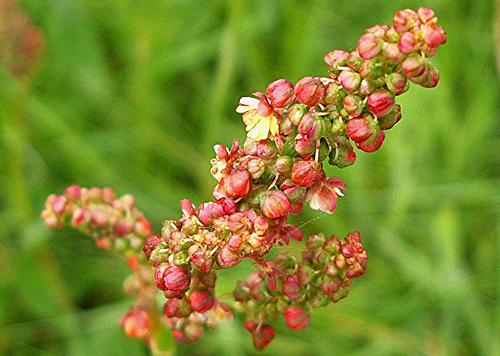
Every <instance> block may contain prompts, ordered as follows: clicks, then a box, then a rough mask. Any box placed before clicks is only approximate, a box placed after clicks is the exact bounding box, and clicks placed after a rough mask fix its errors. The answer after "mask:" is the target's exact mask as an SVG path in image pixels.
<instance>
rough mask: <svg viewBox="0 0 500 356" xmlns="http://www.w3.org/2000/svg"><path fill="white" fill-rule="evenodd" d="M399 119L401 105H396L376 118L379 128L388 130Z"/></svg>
mask: <svg viewBox="0 0 500 356" xmlns="http://www.w3.org/2000/svg"><path fill="white" fill-rule="evenodd" d="M399 120H401V105H399V104H397V105H396V107H395V108H394V109H393V110H392V111H391V112H390V113H389V114H388V115H386V116H384V117H379V118H378V124H379V126H380V129H381V130H389V129H391V128H392V127H393V126H394V125H396V124H397V123H398V121H399Z"/></svg>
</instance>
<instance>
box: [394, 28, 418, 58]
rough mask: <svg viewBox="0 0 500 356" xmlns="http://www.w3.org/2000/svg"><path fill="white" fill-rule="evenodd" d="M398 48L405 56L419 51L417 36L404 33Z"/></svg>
mask: <svg viewBox="0 0 500 356" xmlns="http://www.w3.org/2000/svg"><path fill="white" fill-rule="evenodd" d="M398 48H399V50H400V51H401V52H403V53H405V54H410V53H412V52H414V51H415V50H416V49H417V41H416V40H415V35H414V34H413V33H411V32H403V33H402V34H401V37H399V41H398Z"/></svg>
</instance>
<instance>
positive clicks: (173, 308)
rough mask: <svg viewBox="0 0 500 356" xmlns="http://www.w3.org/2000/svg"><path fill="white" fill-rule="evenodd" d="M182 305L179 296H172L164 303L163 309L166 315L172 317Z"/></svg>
mask: <svg viewBox="0 0 500 356" xmlns="http://www.w3.org/2000/svg"><path fill="white" fill-rule="evenodd" d="M180 306H181V300H180V299H177V298H170V299H169V300H167V301H166V302H165V304H163V311H164V312H165V315H166V316H168V317H169V318H172V317H174V316H175V314H177V311H178V310H179V308H180Z"/></svg>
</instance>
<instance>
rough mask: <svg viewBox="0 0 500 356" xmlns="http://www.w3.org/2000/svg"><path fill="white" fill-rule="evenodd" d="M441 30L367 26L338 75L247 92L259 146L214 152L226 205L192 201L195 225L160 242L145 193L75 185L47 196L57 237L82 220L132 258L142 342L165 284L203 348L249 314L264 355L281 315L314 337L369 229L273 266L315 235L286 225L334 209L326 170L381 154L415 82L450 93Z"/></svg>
mask: <svg viewBox="0 0 500 356" xmlns="http://www.w3.org/2000/svg"><path fill="white" fill-rule="evenodd" d="M436 22H437V18H436V17H435V16H434V12H433V11H432V10H430V9H427V8H420V9H419V10H418V12H415V11H413V10H409V9H406V10H402V11H399V12H398V13H397V14H396V15H395V16H394V19H393V26H392V27H389V26H387V25H382V26H374V27H371V28H369V29H368V30H366V32H365V34H364V35H363V36H361V38H360V39H359V42H358V46H357V48H356V49H355V50H354V51H353V52H351V53H348V52H345V51H341V50H335V51H332V52H330V53H328V54H327V55H326V56H325V58H324V59H325V62H326V63H327V65H328V69H329V76H328V77H306V78H303V79H301V80H299V81H298V82H297V84H296V85H293V84H292V83H291V82H290V81H288V80H285V79H279V80H276V81H274V82H272V83H270V84H269V85H268V87H267V90H266V93H265V94H264V93H260V92H258V93H253V95H254V97H243V98H242V99H241V100H240V103H239V106H238V107H237V109H236V111H237V112H238V113H241V114H243V122H244V124H245V125H246V130H247V136H248V138H247V140H246V141H245V143H244V145H243V146H240V144H239V143H238V141H237V140H235V141H234V142H233V144H232V146H231V148H230V149H229V148H227V147H226V146H224V145H216V146H215V154H216V157H215V158H214V159H213V160H212V161H211V163H212V169H211V173H212V175H213V177H214V178H215V179H216V180H217V182H218V184H217V185H216V187H215V188H214V191H213V196H214V200H213V201H210V202H206V203H203V204H201V205H199V207H198V208H196V207H195V206H194V205H193V204H192V203H191V202H190V201H189V200H188V199H184V200H182V201H181V202H180V207H181V210H182V218H180V219H179V220H165V221H164V222H163V227H162V230H161V234H158V235H149V234H150V230H151V225H150V223H149V222H148V220H146V219H145V218H144V217H143V216H142V214H141V213H140V212H139V211H138V210H137V209H136V208H135V206H134V200H133V198H132V197H131V196H127V195H126V196H123V197H121V198H120V199H117V198H116V197H115V195H114V192H113V191H112V190H111V189H109V188H106V189H103V190H101V189H98V188H92V189H90V190H87V189H84V188H80V187H78V186H72V187H69V188H68V189H67V190H66V193H65V194H64V195H62V196H55V195H52V196H50V197H49V198H48V200H47V203H46V210H45V211H44V212H43V213H42V217H43V218H44V219H45V222H46V224H47V226H49V227H50V228H54V229H59V228H61V227H62V226H64V225H66V224H69V225H71V226H73V227H76V228H78V229H79V230H81V231H82V232H84V233H86V234H88V235H90V236H92V237H94V238H95V239H96V241H97V244H98V245H99V246H100V247H104V248H108V249H113V250H115V251H118V252H120V253H121V254H122V255H123V256H125V258H127V259H128V261H129V265H130V267H131V268H132V271H133V272H134V273H133V275H132V277H131V279H130V280H128V281H127V282H126V289H127V290H129V291H130V293H132V294H133V293H135V294H137V295H138V297H139V298H138V301H137V303H136V304H135V305H134V306H133V307H132V308H131V309H130V311H129V312H128V313H127V314H125V316H124V317H123V318H122V322H121V323H122V325H123V326H124V327H125V330H126V332H127V333H128V334H129V335H130V336H132V337H139V338H142V339H144V340H145V341H149V342H153V341H154V340H153V339H152V331H151V330H152V325H154V322H153V321H152V320H151V318H152V315H155V311H154V309H155V304H156V302H155V294H156V292H155V289H156V288H157V289H160V290H161V291H163V294H164V296H165V297H166V298H167V301H166V302H165V304H164V308H163V309H164V312H165V315H166V316H165V321H166V324H167V326H168V327H169V328H170V329H172V332H173V336H174V337H175V338H176V339H177V340H179V341H181V342H185V341H197V340H198V339H199V338H200V337H201V336H202V334H203V332H204V330H205V329H207V328H211V327H215V326H216V325H217V324H218V322H219V321H221V320H223V319H226V318H230V317H232V316H233V313H234V312H241V313H242V314H243V315H244V326H245V328H246V329H247V330H248V331H249V332H250V333H251V335H252V339H253V343H254V345H255V347H256V348H258V349H262V348H264V347H265V346H266V345H267V344H269V342H271V341H272V340H273V338H274V336H275V332H274V329H273V326H272V325H271V324H272V322H273V321H274V320H275V319H277V318H278V317H279V316H280V315H283V316H284V318H285V322H286V325H287V326H288V327H289V328H291V329H295V330H297V329H302V328H304V327H305V326H306V325H307V324H308V321H309V318H310V315H311V310H312V308H315V307H321V306H325V305H327V304H329V303H330V302H337V301H339V300H341V299H342V298H345V297H346V296H347V294H348V293H349V289H350V286H351V284H352V282H353V280H354V278H356V277H359V276H361V275H362V274H363V273H364V271H365V269H366V260H367V255H366V252H365V250H364V248H363V245H362V244H361V237H360V234H359V233H358V232H353V233H350V234H348V235H347V236H346V237H345V238H344V239H339V238H338V237H336V236H334V235H333V236H331V237H326V236H325V235H324V234H322V233H319V234H316V235H312V236H309V237H308V238H307V239H306V242H305V247H306V249H305V250H304V251H303V252H302V256H301V258H300V259H298V258H296V257H294V256H293V255H291V254H288V253H284V254H280V255H278V256H277V257H276V258H275V259H274V260H273V261H270V260H268V259H267V258H266V257H267V254H268V252H269V251H270V250H271V249H272V248H273V246H276V245H288V243H289V241H290V238H292V239H294V240H297V241H301V240H302V239H303V236H302V232H301V230H300V229H299V228H298V227H296V226H294V225H291V224H288V223H287V217H288V216H289V215H290V214H294V215H295V214H299V213H300V212H301V210H302V208H303V206H304V204H306V203H307V204H309V206H310V207H311V208H312V209H315V210H321V211H323V212H326V213H330V214H331V213H333V212H334V211H335V208H336V205H337V199H338V198H339V197H342V196H343V193H342V190H345V189H347V188H346V185H345V183H344V182H343V181H342V179H340V178H335V177H327V176H326V174H325V171H324V170H323V162H324V161H325V160H328V163H329V164H331V165H334V166H337V167H339V168H344V167H347V166H350V165H352V164H353V163H354V162H355V160H356V153H355V151H354V148H353V145H352V142H354V144H355V146H356V147H357V148H358V149H360V150H362V151H365V152H374V151H376V150H378V149H379V148H380V147H381V145H382V143H383V142H384V139H385V131H387V130H389V129H391V128H392V127H393V126H394V125H395V124H396V123H397V122H398V121H399V120H400V119H401V108H400V106H399V105H397V104H396V103H395V97H396V96H398V95H401V94H403V93H404V92H406V91H407V90H408V87H409V82H410V81H411V82H413V83H415V84H418V85H421V86H423V87H425V88H432V87H434V86H436V85H437V83H438V80H439V72H438V70H437V68H436V66H435V65H434V64H432V63H431V62H430V61H429V60H428V58H429V57H432V56H433V55H434V54H435V52H436V48H437V47H438V46H439V45H441V44H444V43H445V42H446V34H445V32H444V30H443V29H442V28H441V27H436ZM144 238H145V241H144ZM141 250H143V252H144V253H142V251H141ZM244 258H250V259H252V260H254V261H255V266H256V267H257V270H256V271H255V272H253V273H252V274H250V276H249V277H248V278H247V279H246V280H245V281H240V282H238V284H237V286H236V289H235V290H234V292H233V297H234V301H232V302H223V301H222V299H223V298H222V297H219V298H217V297H216V296H215V293H214V291H215V282H216V271H217V270H220V269H225V268H230V267H234V266H236V265H238V264H239V263H240V262H241V261H242V260H243V259H244ZM148 261H149V262H150V264H151V265H152V267H153V269H154V270H153V271H151V269H150V267H149V265H148V264H147V263H146V262H148ZM153 281H154V282H153Z"/></svg>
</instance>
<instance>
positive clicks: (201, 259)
mask: <svg viewBox="0 0 500 356" xmlns="http://www.w3.org/2000/svg"><path fill="white" fill-rule="evenodd" d="M188 254H189V258H190V261H191V264H192V265H193V267H194V268H196V269H197V270H199V271H200V272H201V273H209V272H210V271H211V270H212V266H213V261H212V258H211V257H210V256H209V253H208V252H207V251H206V250H205V249H204V248H203V247H201V246H200V245H192V246H190V247H189V249H188Z"/></svg>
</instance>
